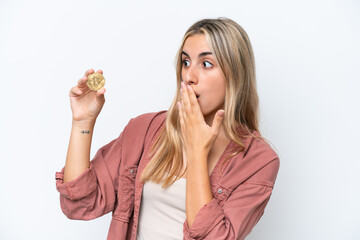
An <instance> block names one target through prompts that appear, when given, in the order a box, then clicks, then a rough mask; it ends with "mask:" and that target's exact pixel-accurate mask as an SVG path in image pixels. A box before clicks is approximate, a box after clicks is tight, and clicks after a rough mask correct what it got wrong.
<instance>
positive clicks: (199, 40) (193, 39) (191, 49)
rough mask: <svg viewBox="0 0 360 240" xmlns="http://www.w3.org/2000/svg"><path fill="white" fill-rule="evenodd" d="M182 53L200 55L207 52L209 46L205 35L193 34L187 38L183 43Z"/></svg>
mask: <svg viewBox="0 0 360 240" xmlns="http://www.w3.org/2000/svg"><path fill="white" fill-rule="evenodd" d="M182 50H183V51H184V52H186V53H188V54H191V53H195V54H196V53H201V52H209V51H210V46H209V43H208V41H207V39H206V36H205V34H195V35H191V36H189V37H188V38H187V39H186V40H185V43H184V46H183V49H182Z"/></svg>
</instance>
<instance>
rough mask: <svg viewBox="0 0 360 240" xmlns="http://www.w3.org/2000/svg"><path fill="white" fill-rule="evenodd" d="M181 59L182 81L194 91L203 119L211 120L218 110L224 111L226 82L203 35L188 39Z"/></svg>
mask: <svg viewBox="0 0 360 240" xmlns="http://www.w3.org/2000/svg"><path fill="white" fill-rule="evenodd" d="M181 58H182V69H181V77H182V80H183V81H184V82H185V83H187V84H188V85H190V86H191V87H192V88H193V89H194V91H195V94H196V96H197V97H198V103H199V105H200V109H201V112H202V114H203V116H204V118H205V119H207V118H208V119H212V118H213V116H214V115H215V114H216V112H217V111H218V110H219V109H224V102H225V84H226V82H225V76H224V73H223V71H222V70H221V68H220V66H219V65H218V64H217V62H216V60H215V56H214V55H213V53H212V52H211V49H210V46H209V44H208V42H207V40H206V37H205V35H204V34H195V35H192V36H190V37H188V38H187V39H186V40H185V43H184V46H183V49H182V53H181Z"/></svg>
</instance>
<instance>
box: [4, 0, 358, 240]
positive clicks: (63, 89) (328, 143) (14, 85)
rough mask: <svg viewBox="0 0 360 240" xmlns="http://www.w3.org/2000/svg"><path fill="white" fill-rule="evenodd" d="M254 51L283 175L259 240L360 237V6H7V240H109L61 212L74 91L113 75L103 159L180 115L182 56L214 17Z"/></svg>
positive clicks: (267, 130) (101, 227)
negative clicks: (151, 119) (88, 78)
mask: <svg viewBox="0 0 360 240" xmlns="http://www.w3.org/2000/svg"><path fill="white" fill-rule="evenodd" d="M215 17H228V18H231V19H233V20H235V21H236V22H238V23H239V24H240V25H241V26H242V27H243V28H244V29H245V31H246V32H247V33H248V35H249V37H250V40H251V42H252V46H253V50H254V54H255V59H256V69H257V85H258V92H259V96H260V110H261V111H260V131H261V133H262V134H263V135H264V136H265V137H266V138H267V139H269V140H270V141H271V142H272V143H273V145H274V146H275V147H276V151H277V152H278V154H279V156H280V163H281V166H280V171H279V174H278V179H277V182H276V184H275V188H274V191H273V194H272V197H271V199H270V202H269V204H268V206H267V208H266V209H265V213H264V215H263V217H262V218H261V220H260V221H259V223H258V224H257V225H256V226H255V228H254V230H253V231H252V233H251V234H250V235H249V237H248V238H247V239H250V240H267V239H269V240H303V239H314V240H318V239H327V240H340V239H341V240H348V239H349V240H350V239H351V240H356V239H360V206H359V203H360V191H359V183H360V174H359V172H360V157H359V149H360V148H359V145H360V140H359V136H360V126H359V123H360V113H359V103H360V97H359V94H358V93H359V90H360V84H359V80H360V79H359V69H360V45H359V43H360V3H359V1H355V0H352V1H351V0H346V1H340V0H338V1H329V0H328V1H310V0H303V1H285V0H284V1H279V0H275V1H266V0H264V1H250V0H248V1H222V2H220V1H211V0H207V1H189V0H184V1H164V0H163V1H68V0H66V1H45V0H44V1H39V0H33V1H10V0H1V1H0V76H1V80H0V82H1V85H0V86H1V93H0V102H1V118H0V149H1V158H0V163H1V166H0V194H1V197H0V239H71V240H72V239H105V238H106V236H107V231H108V228H109V223H110V219H111V214H108V215H106V216H104V217H101V218H99V219H96V220H92V221H74V220H69V219H67V218H66V217H65V216H64V215H63V214H62V212H61V210H60V204H59V194H58V192H57V191H56V189H55V172H56V171H59V170H61V168H62V167H63V165H64V163H65V158H66V152H67V147H68V142H69V137H70V130H71V110H70V101H69V98H68V93H69V90H70V88H71V87H72V86H74V85H76V84H77V80H78V79H79V78H80V77H82V75H83V74H84V72H85V70H86V69H88V68H94V69H95V70H97V69H102V70H103V71H104V76H105V78H106V85H105V88H106V89H107V92H106V94H105V97H106V103H105V106H104V108H103V110H102V112H101V114H100V115H99V118H98V120H97V123H96V126H95V130H94V131H95V132H94V136H93V142H92V149H91V156H92V157H93V156H94V154H95V153H96V151H97V149H99V148H100V147H101V146H103V145H105V144H106V143H108V142H110V141H111V140H112V139H114V138H116V137H118V136H119V134H120V132H121V131H122V130H123V128H124V126H125V125H126V124H127V122H128V121H129V120H130V118H133V117H136V116H138V115H140V114H143V113H147V112H154V111H160V110H167V109H168V107H169V106H170V103H171V101H172V98H173V96H174V94H175V67H174V58H175V53H176V51H177V49H178V47H179V45H180V41H181V38H182V36H183V34H184V33H185V31H186V29H187V28H188V27H190V25H191V24H193V23H194V22H195V21H197V20H200V19H202V18H215Z"/></svg>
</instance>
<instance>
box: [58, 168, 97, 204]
mask: <svg viewBox="0 0 360 240" xmlns="http://www.w3.org/2000/svg"><path fill="white" fill-rule="evenodd" d="M91 168H92V167H91V164H90V168H88V169H86V170H85V171H84V172H83V173H81V174H80V175H79V176H78V177H77V178H75V179H74V180H72V181H70V182H66V183H64V182H63V178H64V168H63V169H62V170H61V172H56V174H55V179H56V189H57V190H58V192H59V193H60V195H62V196H63V197H65V198H67V199H70V200H80V199H82V198H85V197H87V196H89V195H90V194H91V193H93V192H94V191H95V190H96V186H97V185H96V176H95V173H94V171H93V170H92V169H91ZM84 186H86V187H84Z"/></svg>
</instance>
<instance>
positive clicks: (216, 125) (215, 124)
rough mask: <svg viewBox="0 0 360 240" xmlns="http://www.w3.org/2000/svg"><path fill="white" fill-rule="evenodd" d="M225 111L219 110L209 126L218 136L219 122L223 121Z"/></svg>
mask: <svg viewBox="0 0 360 240" xmlns="http://www.w3.org/2000/svg"><path fill="white" fill-rule="evenodd" d="M224 115H225V111H224V110H222V109H220V110H219V111H217V112H216V114H215V117H214V120H213V123H212V125H211V128H213V130H214V131H215V132H216V134H219V131H220V126H221V122H222V120H223V119H224Z"/></svg>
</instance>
